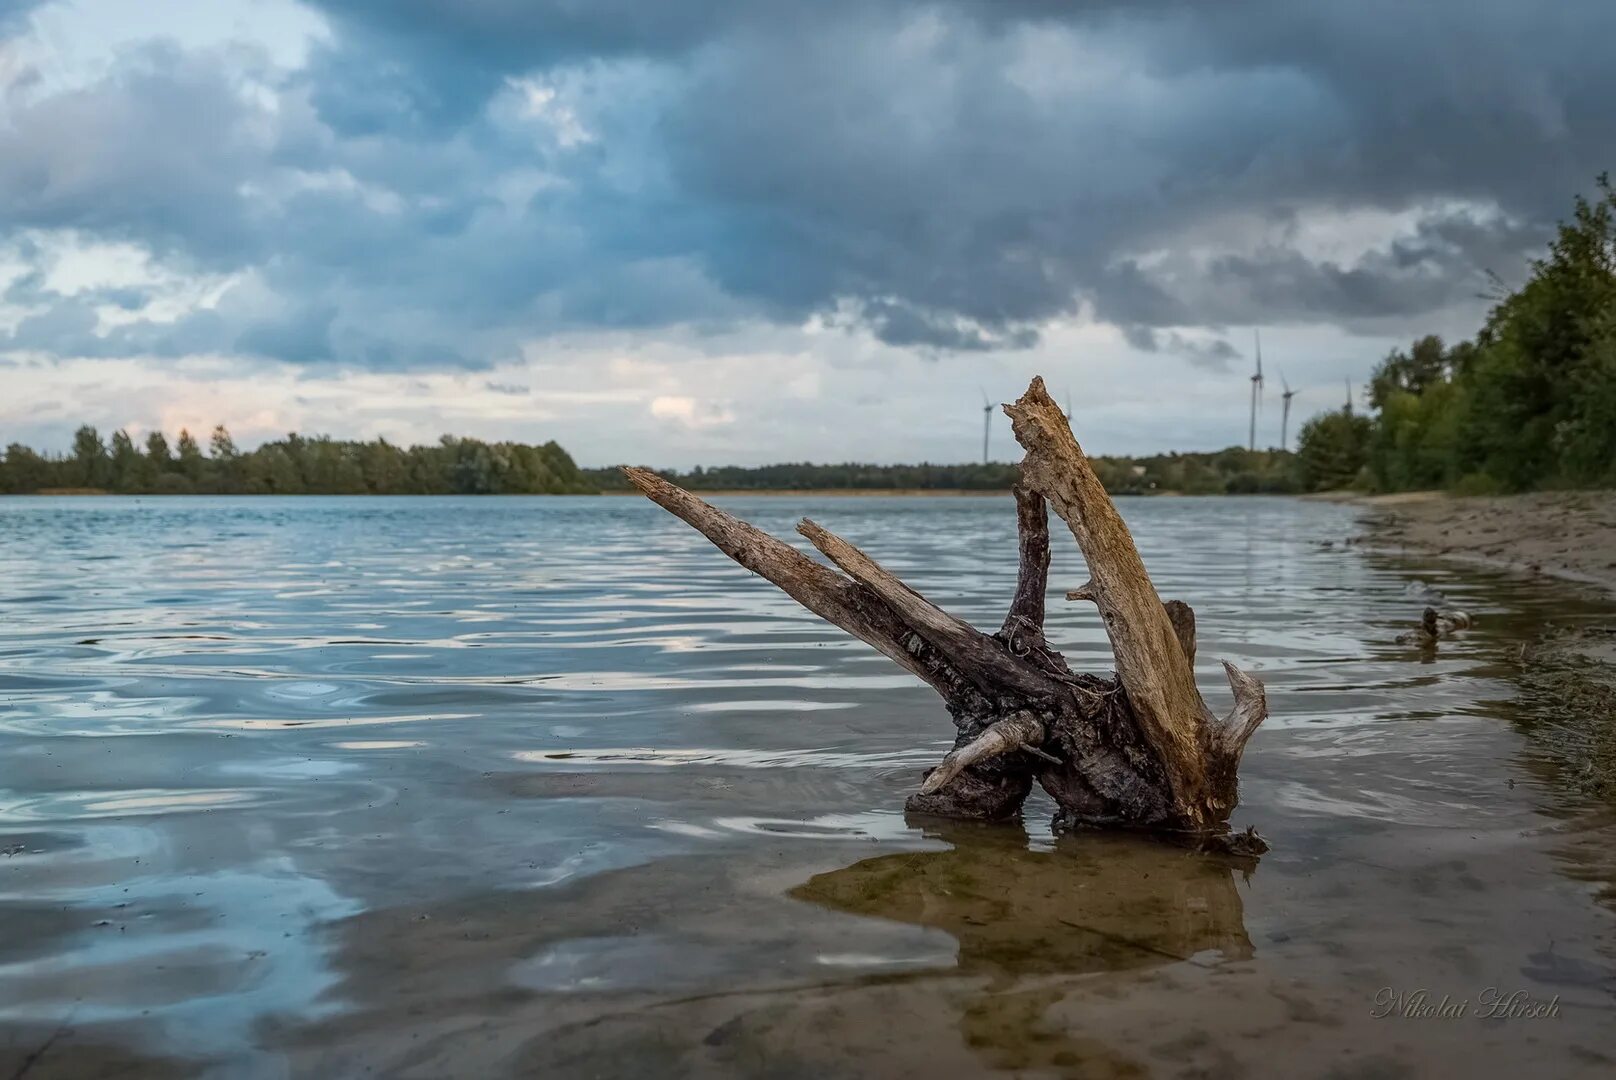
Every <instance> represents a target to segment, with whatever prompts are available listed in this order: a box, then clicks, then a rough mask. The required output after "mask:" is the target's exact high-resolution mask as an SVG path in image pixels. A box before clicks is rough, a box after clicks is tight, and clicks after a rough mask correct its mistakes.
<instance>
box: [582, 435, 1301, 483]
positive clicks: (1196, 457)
mask: <svg viewBox="0 0 1616 1080" xmlns="http://www.w3.org/2000/svg"><path fill="white" fill-rule="evenodd" d="M1089 461H1090V463H1091V464H1092V465H1093V466H1094V471H1095V473H1096V474H1097V475H1098V476H1099V477H1100V482H1101V483H1103V484H1104V485H1105V489H1106V490H1107V491H1109V492H1110V493H1111V494H1113V495H1149V494H1163V493H1167V492H1173V493H1177V494H1183V495H1255V494H1283V493H1287V492H1298V491H1301V490H1303V488H1302V486H1301V477H1300V474H1299V473H1298V472H1297V468H1296V460H1295V455H1294V454H1288V453H1286V452H1284V451H1283V450H1257V451H1251V450H1247V449H1246V448H1245V447H1243V446H1231V447H1229V448H1228V449H1225V450H1216V451H1211V452H1208V453H1189V454H1176V453H1175V454H1155V455H1152V456H1149V457H1095V458H1090V459H1089ZM658 472H660V473H661V475H663V476H665V477H667V478H668V479H669V480H672V481H673V482H674V483H676V484H678V485H679V486H681V487H684V488H688V489H689V490H692V491H1009V490H1010V485H1011V484H1013V483H1015V480H1016V477H1017V475H1018V473H1019V469H1018V467H1017V466H1016V465H1014V464H1012V463H1008V462H992V463H989V464H986V465H982V464H971V465H931V464H921V465H867V464H859V463H854V462H849V463H846V464H841V465H814V464H810V463H808V462H800V463H792V464H782V465H756V466H745V465H724V466H719V467H715V468H703V467H702V466H699V465H698V466H696V467H695V468H693V469H690V470H689V471H684V472H681V471H680V470H677V469H660V470H658ZM583 475H584V477H585V478H586V479H587V480H588V481H589V482H590V483H592V484H594V485H595V486H596V487H598V488H600V489H601V490H602V491H626V490H629V484H628V482H627V481H626V480H625V479H624V478H623V475H622V473H620V472H619V471H618V470H617V469H615V468H612V469H585V470H584V472H583Z"/></svg>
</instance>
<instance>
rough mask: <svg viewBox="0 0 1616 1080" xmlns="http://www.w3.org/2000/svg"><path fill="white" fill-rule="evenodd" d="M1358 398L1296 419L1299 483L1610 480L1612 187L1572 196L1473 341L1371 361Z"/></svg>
mask: <svg viewBox="0 0 1616 1080" xmlns="http://www.w3.org/2000/svg"><path fill="white" fill-rule="evenodd" d="M1365 397H1366V399H1367V402H1368V404H1369V407H1370V408H1371V409H1372V410H1373V415H1362V414H1354V413H1353V411H1352V410H1351V408H1350V407H1348V408H1347V409H1344V410H1342V411H1339V412H1335V413H1327V414H1325V415H1322V416H1318V417H1315V418H1313V419H1312V420H1310V421H1308V423H1307V424H1305V425H1304V426H1303V428H1302V431H1301V437H1300V440H1299V443H1298V453H1297V457H1298V463H1299V466H1300V473H1301V482H1302V483H1303V485H1304V486H1305V488H1306V489H1307V490H1310V491H1314V490H1321V489H1326V488H1344V487H1358V488H1361V489H1365V490H1372V491H1408V490H1417V489H1424V488H1449V489H1453V490H1455V491H1458V492H1460V493H1463V494H1489V493H1493V492H1513V491H1526V490H1530V489H1533V488H1566V487H1611V486H1616V189H1613V188H1612V185H1611V182H1610V178H1609V176H1601V177H1599V179H1598V182H1597V187H1596V194H1595V197H1594V198H1593V199H1591V200H1590V199H1588V198H1585V197H1582V196H1578V197H1577V199H1576V202H1575V205H1574V208H1573V213H1572V217H1571V220H1570V221H1569V222H1565V223H1562V224H1561V225H1560V227H1559V229H1558V231H1557V233H1556V235H1555V238H1554V240H1553V241H1551V242H1550V244H1549V250H1548V253H1547V254H1546V255H1544V256H1543V257H1542V258H1539V259H1534V260H1533V261H1532V264H1531V271H1530V274H1529V275H1528V278H1527V281H1526V283H1525V284H1524V285H1522V286H1521V287H1520V288H1519V289H1516V290H1515V291H1513V292H1505V291H1504V290H1502V289H1500V290H1499V295H1498V296H1497V298H1496V303H1495V305H1494V306H1493V308H1492V310H1491V312H1490V313H1489V314H1488V316H1487V320H1486V322H1485V323H1484V324H1483V326H1482V327H1481V330H1480V331H1479V332H1478V333H1477V334H1476V337H1475V340H1474V341H1461V342H1458V343H1456V344H1452V345H1449V344H1447V343H1445V342H1444V341H1443V340H1442V339H1441V338H1439V337H1435V336H1428V337H1423V338H1420V339H1419V340H1418V341H1415V342H1414V343H1413V345H1412V346H1411V347H1409V348H1408V349H1406V350H1404V349H1396V350H1394V351H1393V352H1392V353H1391V354H1390V355H1389V356H1387V357H1386V359H1385V360H1383V361H1381V363H1380V365H1379V366H1378V367H1376V368H1375V372H1374V375H1373V377H1372V378H1371V380H1370V382H1369V386H1368V388H1367V390H1366V393H1365Z"/></svg>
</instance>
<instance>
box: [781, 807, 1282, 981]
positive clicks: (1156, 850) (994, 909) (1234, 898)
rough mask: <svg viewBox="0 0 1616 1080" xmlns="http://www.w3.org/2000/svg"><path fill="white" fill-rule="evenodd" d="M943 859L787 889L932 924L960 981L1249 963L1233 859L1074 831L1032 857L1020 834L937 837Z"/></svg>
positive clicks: (975, 831)
mask: <svg viewBox="0 0 1616 1080" xmlns="http://www.w3.org/2000/svg"><path fill="white" fill-rule="evenodd" d="M928 835H933V836H937V837H939V838H942V839H953V838H957V839H958V840H960V841H962V842H959V843H956V844H954V845H953V846H950V847H949V848H948V850H946V851H920V852H903V853H898V854H893V855H880V856H877V857H875V858H871V859H863V860H860V861H859V862H856V863H854V864H853V865H851V866H846V867H842V868H841V869H838V870H831V871H828V872H826V873H823V874H818V875H816V876H814V877H813V878H811V879H810V880H809V881H808V882H806V883H805V884H803V885H801V886H798V887H797V888H795V889H792V890H791V893H790V895H791V896H793V897H794V898H796V899H798V900H807V901H810V902H812V903H815V904H820V905H822V906H824V907H827V908H830V909H832V910H834V911H843V912H847V913H849V914H853V915H867V916H874V917H877V918H883V919H892V920H895V921H897V922H905V923H913V924H914V925H916V926H930V927H934V928H936V929H938V930H942V931H944V932H946V933H947V934H948V935H949V936H950V937H952V938H954V940H955V941H957V942H958V943H959V957H958V967H959V970H960V972H961V973H963V974H971V975H978V974H981V975H989V976H993V977H994V978H995V979H996V980H1014V979H1017V978H1021V977H1023V976H1028V975H1045V974H1067V975H1070V974H1080V973H1082V972H1088V971H1115V970H1119V969H1123V968H1132V967H1150V966H1154V965H1157V964H1162V963H1167V962H1173V961H1179V962H1193V961H1194V960H1195V958H1196V957H1197V956H1198V955H1199V954H1201V953H1203V952H1208V951H1213V952H1216V953H1218V954H1220V955H1222V956H1224V957H1226V958H1229V959H1236V960H1244V959H1248V958H1249V957H1250V956H1251V954H1252V949H1251V940H1250V939H1249V938H1248V937H1247V936H1246V930H1245V923H1244V920H1243V919H1242V911H1241V903H1240V893H1239V890H1238V889H1237V888H1236V886H1235V877H1234V875H1235V872H1236V869H1237V868H1238V870H1239V871H1241V872H1242V873H1246V872H1249V871H1250V870H1251V869H1253V867H1254V865H1255V864H1254V862H1252V861H1251V860H1244V861H1239V860H1229V859H1225V858H1220V857H1216V856H1211V855H1205V854H1202V853H1199V852H1195V851H1189V850H1184V849H1180V848H1176V847H1173V846H1170V845H1168V844H1165V843H1160V842H1155V841H1151V840H1146V839H1142V838H1139V837H1134V836H1128V835H1107V834H1093V833H1078V834H1074V835H1071V836H1065V837H1061V838H1060V839H1058V840H1057V841H1056V842H1055V844H1054V847H1053V850H1047V851H1037V850H1028V848H1027V837H1026V834H1025V833H1023V832H1022V831H1021V830H1020V829H1019V828H1015V827H1009V828H986V827H976V828H973V827H972V826H969V825H954V826H942V827H935V826H934V828H933V829H932V830H930V831H928Z"/></svg>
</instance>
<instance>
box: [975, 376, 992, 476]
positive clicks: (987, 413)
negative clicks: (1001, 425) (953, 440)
mask: <svg viewBox="0 0 1616 1080" xmlns="http://www.w3.org/2000/svg"><path fill="white" fill-rule="evenodd" d="M977 389H981V388H980V387H978V388H977ZM992 428H993V402H991V401H989V400H988V392H987V391H986V390H983V391H982V464H984V465H986V464H987V463H988V432H989V431H991V430H992Z"/></svg>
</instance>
